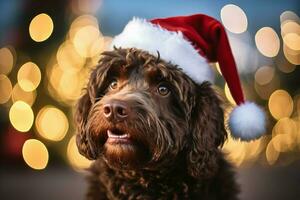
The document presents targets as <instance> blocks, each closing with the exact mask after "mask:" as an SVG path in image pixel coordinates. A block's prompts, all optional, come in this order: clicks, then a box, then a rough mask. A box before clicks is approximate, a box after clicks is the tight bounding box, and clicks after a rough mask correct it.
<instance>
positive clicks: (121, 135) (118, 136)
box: [107, 130, 129, 139]
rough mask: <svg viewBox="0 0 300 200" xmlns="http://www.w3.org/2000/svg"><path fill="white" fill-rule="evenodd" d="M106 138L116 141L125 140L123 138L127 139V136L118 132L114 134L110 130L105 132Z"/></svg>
mask: <svg viewBox="0 0 300 200" xmlns="http://www.w3.org/2000/svg"><path fill="white" fill-rule="evenodd" d="M107 136H108V137H109V138H116V139H125V138H129V135H128V134H127V133H120V132H118V134H116V133H114V132H113V131H111V130H107Z"/></svg>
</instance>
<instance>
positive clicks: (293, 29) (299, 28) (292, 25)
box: [280, 20, 300, 38]
mask: <svg viewBox="0 0 300 200" xmlns="http://www.w3.org/2000/svg"><path fill="white" fill-rule="evenodd" d="M280 28H281V35H282V37H283V38H284V36H286V35H287V34H289V33H295V34H298V35H299V34H300V25H299V24H298V23H297V22H295V21H289V20H288V21H285V22H283V23H282V24H281V26H280Z"/></svg>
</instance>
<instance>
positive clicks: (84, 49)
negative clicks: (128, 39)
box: [73, 25, 104, 58]
mask: <svg viewBox="0 0 300 200" xmlns="http://www.w3.org/2000/svg"><path fill="white" fill-rule="evenodd" d="M73 44H74V47H75V49H76V51H77V52H78V53H79V55H81V56H82V57H84V58H87V57H93V56H95V55H96V54H99V53H100V52H101V51H102V50H103V47H104V39H103V36H102V34H101V33H100V31H99V29H98V28H96V27H95V26H90V25H89V26H84V27H82V28H80V29H79V30H78V31H77V32H76V34H75V36H74V39H73Z"/></svg>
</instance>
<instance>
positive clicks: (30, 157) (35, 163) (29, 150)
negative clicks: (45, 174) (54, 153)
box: [22, 139, 49, 170]
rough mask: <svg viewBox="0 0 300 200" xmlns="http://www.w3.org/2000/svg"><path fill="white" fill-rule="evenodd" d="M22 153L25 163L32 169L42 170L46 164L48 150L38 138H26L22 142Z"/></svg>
mask: <svg viewBox="0 0 300 200" xmlns="http://www.w3.org/2000/svg"><path fill="white" fill-rule="evenodd" d="M22 155H23V159H24V161H25V162H26V164H27V165H28V166H29V167H31V168H32V169H36V170H42V169H45V168H46V166H47V164H48V160H49V154H48V150H47V148H46V146H45V145H44V144H43V143H42V142H41V141H39V140H36V139H29V140H26V141H25V143H24V144H23V148H22Z"/></svg>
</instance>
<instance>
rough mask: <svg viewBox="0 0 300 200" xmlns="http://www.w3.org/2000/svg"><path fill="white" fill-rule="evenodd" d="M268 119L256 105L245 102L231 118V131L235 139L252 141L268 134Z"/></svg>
mask: <svg viewBox="0 0 300 200" xmlns="http://www.w3.org/2000/svg"><path fill="white" fill-rule="evenodd" d="M265 127H266V117H265V114H264V112H263V110H262V109H261V108H259V107H258V106H257V105H256V104H255V103H252V102H245V103H243V104H241V105H239V106H237V107H236V108H234V109H233V111H232V112H231V114H230V117H229V129H230V131H231V135H232V136H233V137H234V138H240V139H241V140H245V141H250V140H253V139H257V138H259V137H260V136H262V135H263V134H264V133H265V132H266V128H265Z"/></svg>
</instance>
